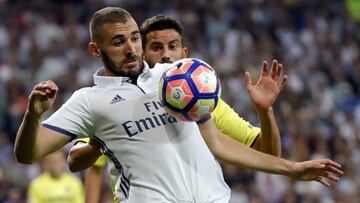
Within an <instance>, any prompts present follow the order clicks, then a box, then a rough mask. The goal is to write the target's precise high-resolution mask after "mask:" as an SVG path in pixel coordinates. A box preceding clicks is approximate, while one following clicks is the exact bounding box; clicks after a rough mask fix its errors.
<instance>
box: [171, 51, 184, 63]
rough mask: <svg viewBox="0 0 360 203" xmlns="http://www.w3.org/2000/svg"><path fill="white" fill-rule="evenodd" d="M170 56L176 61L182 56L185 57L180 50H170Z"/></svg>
mask: <svg viewBox="0 0 360 203" xmlns="http://www.w3.org/2000/svg"><path fill="white" fill-rule="evenodd" d="M170 56H171V58H172V59H173V60H174V61H177V60H179V59H182V58H184V57H185V56H184V55H183V53H182V52H181V51H174V52H171V55H170Z"/></svg>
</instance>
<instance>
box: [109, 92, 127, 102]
mask: <svg viewBox="0 0 360 203" xmlns="http://www.w3.org/2000/svg"><path fill="white" fill-rule="evenodd" d="M124 100H125V99H124V98H122V97H121V96H120V95H118V94H117V95H116V96H115V97H114V98H113V99H112V100H111V102H110V104H115V103H118V102H121V101H124Z"/></svg>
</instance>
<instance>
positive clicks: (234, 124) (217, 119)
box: [212, 99, 261, 146]
mask: <svg viewBox="0 0 360 203" xmlns="http://www.w3.org/2000/svg"><path fill="white" fill-rule="evenodd" d="M212 119H213V121H214V123H215V125H216V127H217V128H218V129H219V130H220V131H221V132H222V133H224V134H226V135H228V136H230V137H232V138H233V139H235V140H237V141H238V142H240V143H242V144H244V145H247V146H251V145H252V144H253V142H254V141H255V139H256V137H257V136H258V135H259V134H260V132H261V129H260V128H257V127H254V126H253V125H251V124H250V123H249V122H248V121H246V120H244V119H243V118H241V117H240V116H239V115H238V114H237V113H236V112H235V111H234V110H233V109H232V108H231V107H230V106H229V105H228V104H226V103H225V102H224V101H223V100H222V99H219V102H218V104H217V106H216V108H215V110H214V111H213V113H212Z"/></svg>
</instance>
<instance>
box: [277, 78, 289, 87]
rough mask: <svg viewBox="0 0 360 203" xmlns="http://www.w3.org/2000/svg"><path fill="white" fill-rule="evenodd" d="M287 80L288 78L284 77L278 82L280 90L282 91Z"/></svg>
mask: <svg viewBox="0 0 360 203" xmlns="http://www.w3.org/2000/svg"><path fill="white" fill-rule="evenodd" d="M287 80H288V76H287V75H285V76H284V78H283V79H282V80H281V82H280V85H279V88H280V90H282V89H283V88H284V87H285V85H286V82H287Z"/></svg>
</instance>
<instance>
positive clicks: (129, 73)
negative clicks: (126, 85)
mask: <svg viewBox="0 0 360 203" xmlns="http://www.w3.org/2000/svg"><path fill="white" fill-rule="evenodd" d="M100 52H101V59H102V61H103V63H104V67H105V68H106V69H107V70H108V71H110V72H111V73H112V74H113V75H115V76H125V77H130V78H132V77H136V76H138V75H140V73H141V72H142V71H143V69H144V63H143V61H142V57H139V56H137V55H135V54H128V55H126V59H125V60H124V61H136V60H137V61H138V63H139V68H137V69H135V70H126V69H124V68H123V67H122V64H119V63H118V64H117V63H115V62H114V61H113V60H112V59H111V58H110V57H109V55H108V54H107V53H106V52H105V51H103V50H100Z"/></svg>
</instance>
